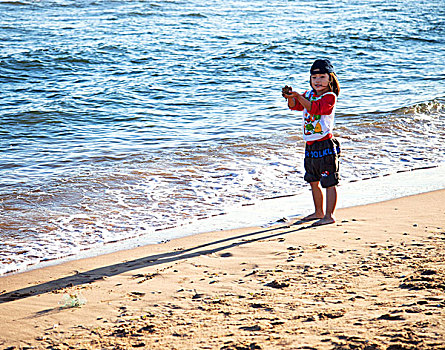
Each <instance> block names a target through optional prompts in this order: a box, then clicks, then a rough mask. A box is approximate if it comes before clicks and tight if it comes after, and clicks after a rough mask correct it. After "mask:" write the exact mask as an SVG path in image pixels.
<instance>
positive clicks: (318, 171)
mask: <svg viewBox="0 0 445 350" xmlns="http://www.w3.org/2000/svg"><path fill="white" fill-rule="evenodd" d="M310 85H311V87H312V90H310V91H306V92H305V93H303V94H301V95H300V94H299V93H297V92H293V91H292V88H291V87H290V86H285V87H284V88H283V89H282V94H283V96H284V97H285V98H286V99H287V102H288V106H289V108H290V109H292V110H297V111H303V139H304V141H306V146H305V158H304V169H305V171H306V173H305V175H304V179H305V180H306V181H307V182H309V183H310V185H311V190H312V197H313V200H314V205H315V212H314V213H313V214H311V215H308V216H306V217H305V218H304V219H303V220H304V221H310V220H318V221H316V222H315V223H314V225H315V226H318V225H326V224H332V223H334V222H335V217H334V211H335V206H336V205H337V188H336V185H337V184H338V179H339V176H338V171H339V160H338V158H339V155H340V143H339V142H338V141H337V140H336V139H335V138H334V136H333V135H332V132H333V127H334V116H335V103H336V102H337V97H338V95H339V93H340V85H339V83H338V80H337V76H336V75H335V73H334V67H333V66H332V64H331V62H330V61H329V60H327V59H320V60H316V61H315V62H314V63H313V65H312V67H311V77H310ZM320 184H321V186H322V187H323V188H325V189H326V213H325V212H324V211H323V192H322V190H321V188H320Z"/></svg>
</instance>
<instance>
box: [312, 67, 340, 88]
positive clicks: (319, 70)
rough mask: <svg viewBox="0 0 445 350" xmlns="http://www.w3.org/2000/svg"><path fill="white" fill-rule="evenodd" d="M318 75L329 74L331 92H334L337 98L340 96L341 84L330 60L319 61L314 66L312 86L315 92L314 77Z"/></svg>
mask: <svg viewBox="0 0 445 350" xmlns="http://www.w3.org/2000/svg"><path fill="white" fill-rule="evenodd" d="M316 74H327V75H328V78H329V85H328V88H329V91H332V92H333V93H334V94H336V95H337V96H338V95H339V94H340V84H339V82H338V79H337V76H336V75H335V72H334V67H333V66H332V64H331V62H330V61H329V60H328V59H319V60H316V61H315V62H314V63H313V64H312V67H311V79H310V84H311V87H312V88H313V89H314V90H315V87H314V86H313V85H312V76H314V75H316Z"/></svg>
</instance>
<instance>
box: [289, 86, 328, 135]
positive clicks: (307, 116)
mask: <svg viewBox="0 0 445 350" xmlns="http://www.w3.org/2000/svg"><path fill="white" fill-rule="evenodd" d="M304 97H305V98H306V99H308V100H309V101H311V102H312V107H311V112H310V113H309V112H308V111H307V109H306V108H304V107H303V106H302V105H301V103H300V102H298V101H297V100H295V102H296V104H295V106H294V107H292V108H291V109H292V110H296V111H303V139H304V141H307V142H308V141H309V142H311V141H312V142H313V141H319V140H321V139H328V138H331V137H332V132H333V129H334V118H335V103H336V102H337V95H335V94H334V93H333V92H326V93H324V94H323V95H320V96H319V95H316V94H315V91H314V90H310V91H309V90H308V91H306V92H305V93H304Z"/></svg>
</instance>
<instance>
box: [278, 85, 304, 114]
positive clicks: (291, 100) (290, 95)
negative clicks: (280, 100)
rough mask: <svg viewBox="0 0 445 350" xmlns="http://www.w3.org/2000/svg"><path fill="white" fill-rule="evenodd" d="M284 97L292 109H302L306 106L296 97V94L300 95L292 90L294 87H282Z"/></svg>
mask: <svg viewBox="0 0 445 350" xmlns="http://www.w3.org/2000/svg"><path fill="white" fill-rule="evenodd" d="M281 92H282V95H283V97H284V98H285V99H286V100H287V105H288V107H289V108H290V109H292V110H294V111H302V110H303V109H304V108H303V106H302V105H301V103H299V102H298V101H297V100H296V99H295V96H296V95H298V94H297V93H296V92H293V91H292V87H290V86H287V85H286V86H285V87H284V88H282V89H281Z"/></svg>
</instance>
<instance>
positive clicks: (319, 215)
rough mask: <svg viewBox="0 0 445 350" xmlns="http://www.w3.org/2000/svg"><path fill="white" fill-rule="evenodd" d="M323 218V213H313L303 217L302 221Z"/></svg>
mask: <svg viewBox="0 0 445 350" xmlns="http://www.w3.org/2000/svg"><path fill="white" fill-rule="evenodd" d="M323 218H324V214H323V213H312V214H310V215H308V216H306V217H304V218H303V219H301V221H313V220H319V219H323Z"/></svg>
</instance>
